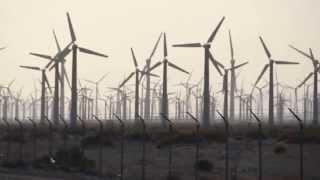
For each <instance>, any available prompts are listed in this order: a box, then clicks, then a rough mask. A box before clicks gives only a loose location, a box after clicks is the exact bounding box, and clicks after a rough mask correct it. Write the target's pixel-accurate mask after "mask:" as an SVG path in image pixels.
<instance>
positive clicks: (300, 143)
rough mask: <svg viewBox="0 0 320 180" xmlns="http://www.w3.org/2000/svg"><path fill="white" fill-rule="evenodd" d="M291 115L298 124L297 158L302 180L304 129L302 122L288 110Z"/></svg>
mask: <svg viewBox="0 0 320 180" xmlns="http://www.w3.org/2000/svg"><path fill="white" fill-rule="evenodd" d="M288 109H289V111H290V112H291V114H292V115H293V116H294V117H295V118H296V119H297V121H298V123H299V134H300V141H299V154H300V155H299V156H300V158H299V159H300V180H303V171H304V170H303V169H304V168H303V140H304V139H303V137H304V127H303V121H302V120H301V119H300V118H299V116H298V115H297V114H296V113H294V112H293V111H292V109H290V108H288Z"/></svg>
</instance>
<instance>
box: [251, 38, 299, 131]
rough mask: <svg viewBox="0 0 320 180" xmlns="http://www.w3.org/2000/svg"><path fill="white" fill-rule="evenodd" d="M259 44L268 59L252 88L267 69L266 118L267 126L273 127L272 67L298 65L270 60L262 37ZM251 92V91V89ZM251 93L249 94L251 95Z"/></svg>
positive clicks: (269, 54)
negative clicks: (267, 100)
mask: <svg viewBox="0 0 320 180" xmlns="http://www.w3.org/2000/svg"><path fill="white" fill-rule="evenodd" d="M259 39H260V42H261V44H262V47H263V49H264V51H265V53H266V55H267V57H268V59H269V62H268V63H267V64H266V65H265V66H264V67H263V69H262V71H261V73H260V75H259V76H258V79H257V80H256V82H255V83H254V87H255V86H256V85H257V84H258V83H259V81H260V79H261V78H262V76H263V75H264V73H265V72H266V71H267V69H268V68H270V69H269V113H268V117H269V124H270V125H273V124H274V113H273V112H274V103H273V83H274V82H273V73H274V72H273V66H274V64H277V65H293V64H299V63H297V62H290V61H279V60H274V59H272V58H271V53H270V51H269V50H268V48H267V46H266V44H265V43H264V41H263V39H262V37H261V36H260V37H259ZM252 91H253V89H252ZM252 91H251V93H250V94H252Z"/></svg>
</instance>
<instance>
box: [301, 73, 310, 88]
mask: <svg viewBox="0 0 320 180" xmlns="http://www.w3.org/2000/svg"><path fill="white" fill-rule="evenodd" d="M312 75H313V72H311V73H309V74H308V76H307V77H306V78H305V79H304V80H303V81H302V82H301V83H300V84H299V85H298V88H300V87H301V86H302V85H304V84H305V83H306V82H307V81H308V80H309V79H310V78H311V76H312Z"/></svg>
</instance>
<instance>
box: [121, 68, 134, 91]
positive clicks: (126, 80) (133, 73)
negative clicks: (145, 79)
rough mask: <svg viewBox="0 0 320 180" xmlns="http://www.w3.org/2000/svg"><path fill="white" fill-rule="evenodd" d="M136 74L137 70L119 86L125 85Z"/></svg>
mask: <svg viewBox="0 0 320 180" xmlns="http://www.w3.org/2000/svg"><path fill="white" fill-rule="evenodd" d="M134 74H135V72H132V73H131V74H130V75H129V76H128V77H127V78H126V79H125V80H124V81H123V82H122V83H121V84H120V85H119V88H121V87H122V86H124V85H125V84H126V83H127V82H128V81H129V80H130V79H131V77H132V76H133V75H134Z"/></svg>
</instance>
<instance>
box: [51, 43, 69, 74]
mask: <svg viewBox="0 0 320 180" xmlns="http://www.w3.org/2000/svg"><path fill="white" fill-rule="evenodd" d="M69 46H70V44H69V45H68V46H66V47H65V48H64V49H63V50H62V51H60V52H58V53H57V54H56V56H55V57H54V58H53V59H51V61H50V62H49V63H48V64H47V65H46V67H45V69H47V68H49V66H50V65H51V64H52V63H53V62H55V63H54V64H53V65H52V66H51V67H50V68H49V70H50V71H51V70H52V68H53V67H54V66H56V64H57V63H59V62H61V61H62V60H64V58H65V57H66V56H67V55H68V54H69V53H70V52H71V49H69Z"/></svg>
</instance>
